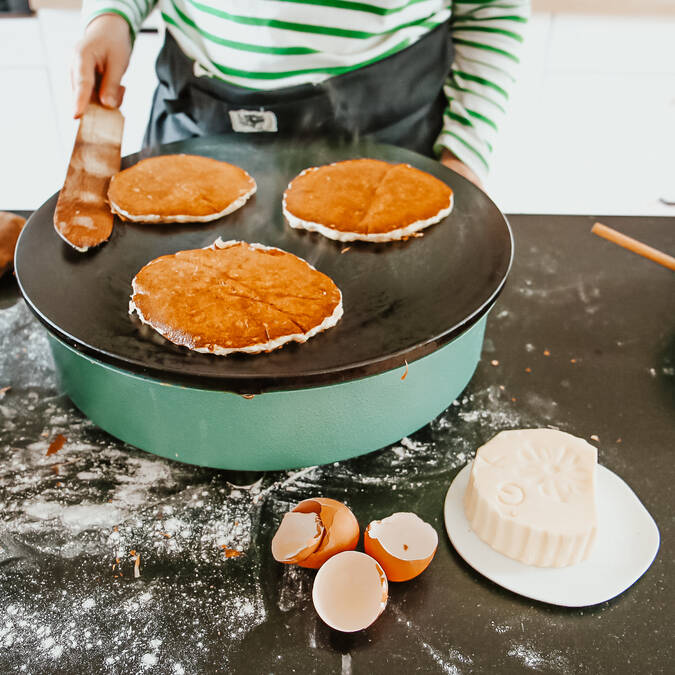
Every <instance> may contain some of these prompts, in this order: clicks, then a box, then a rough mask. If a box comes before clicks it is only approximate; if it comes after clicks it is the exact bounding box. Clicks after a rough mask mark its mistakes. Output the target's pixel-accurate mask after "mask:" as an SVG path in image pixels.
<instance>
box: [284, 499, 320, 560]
mask: <svg viewBox="0 0 675 675" xmlns="http://www.w3.org/2000/svg"><path fill="white" fill-rule="evenodd" d="M324 532H325V530H324V527H323V523H322V522H321V518H320V517H319V514H318V513H301V512H296V511H290V512H289V513H287V514H285V515H284V517H283V520H282V521H281V525H279V529H278V530H277V531H276V534H275V535H274V538H273V539H272V555H273V556H274V559H275V560H276V561H277V562H280V563H286V564H292V563H297V562H298V561H300V560H303V559H304V558H306V557H307V556H308V555H310V554H311V553H314V551H316V549H317V548H318V547H319V544H320V543H321V539H322V538H323V535H324Z"/></svg>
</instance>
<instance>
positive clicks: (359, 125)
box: [143, 22, 452, 156]
mask: <svg viewBox="0 0 675 675" xmlns="http://www.w3.org/2000/svg"><path fill="white" fill-rule="evenodd" d="M451 61H452V43H451V41H450V31H449V29H448V23H447V22H446V23H444V24H442V25H441V26H438V27H437V28H435V29H434V30H432V31H431V32H429V33H428V34H427V35H425V36H424V37H422V38H421V39H420V40H418V41H417V42H416V43H414V44H413V45H411V46H410V47H407V48H406V49H404V50H402V51H400V52H397V53H396V54H393V55H392V56H388V57H387V58H384V59H382V60H381V61H376V62H375V63H373V64H371V65H368V66H365V67H363V68H358V69H357V70H353V71H350V72H348V73H344V74H342V75H337V76H335V77H331V78H329V79H328V80H326V81H324V82H322V83H320V84H303V85H299V86H294V87H284V88H282V89H275V90H272V91H253V90H250V89H245V88H243V87H238V86H235V85H232V84H229V83H227V82H224V81H223V80H220V79H217V78H214V77H209V76H208V75H207V76H203V77H196V76H195V75H194V72H193V67H194V62H193V61H191V60H190V59H189V58H188V57H187V56H185V54H184V53H183V52H182V51H181V49H180V47H179V46H178V45H177V43H176V41H175V40H174V39H173V37H172V36H171V35H170V34H169V33H168V32H167V34H166V40H165V43H164V46H163V47H162V50H161V51H160V53H159V56H158V58H157V76H158V78H159V86H158V87H157V90H156V91H155V95H154V99H153V103H152V110H151V113H150V121H149V123H148V128H147V130H146V133H145V138H144V140H143V145H144V146H145V147H148V146H152V145H159V144H162V143H171V142H173V141H179V140H183V139H186V138H194V137H196V136H205V135H208V134H223V133H244V132H249V131H251V132H256V131H259V132H261V133H276V134H278V135H279V136H282V137H286V138H289V137H291V138H293V137H295V138H302V139H303V140H306V139H310V138H317V137H323V138H326V137H327V138H331V139H335V140H354V139H359V138H364V137H366V138H369V139H372V140H375V141H378V142H381V143H391V144H393V145H398V146H402V147H404V148H409V149H410V150H415V151H416V152H419V153H421V154H424V155H429V156H431V155H432V153H433V145H434V142H435V141H436V138H437V137H438V134H439V133H440V130H441V126H442V123H443V110H444V109H445V107H446V106H447V100H446V98H445V96H444V94H443V84H444V82H445V79H446V77H447V74H448V72H449V69H450V64H451Z"/></svg>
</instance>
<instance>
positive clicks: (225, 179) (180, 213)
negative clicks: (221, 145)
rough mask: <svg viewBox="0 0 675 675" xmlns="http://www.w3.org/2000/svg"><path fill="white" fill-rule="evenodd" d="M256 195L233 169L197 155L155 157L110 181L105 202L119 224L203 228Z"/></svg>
mask: <svg viewBox="0 0 675 675" xmlns="http://www.w3.org/2000/svg"><path fill="white" fill-rule="evenodd" d="M255 191H256V184H255V181H254V180H253V178H252V177H251V176H249V175H248V173H246V171H244V170H243V169H240V168H239V167H238V166H234V165H233V164H228V163H227V162H219V161H218V160H217V159H211V158H210V157H202V156H200V155H160V156H158V157H149V158H148V159H142V160H141V161H140V162H138V163H137V164H134V165H133V166H132V167H129V168H128V169H125V170H124V171H121V172H120V173H118V174H117V175H116V176H114V177H113V179H112V180H111V181H110V188H109V189H108V200H109V202H110V208H111V209H112V211H113V213H116V214H117V215H118V216H119V217H120V218H122V220H132V221H134V222H139V223H194V222H199V223H203V222H207V221H209V220H216V218H220V217H221V216H224V215H227V214H228V213H232V211H236V210H237V209H238V208H240V207H242V206H243V205H244V204H245V203H246V200H247V199H248V198H249V197H250V196H251V195H252V194H253V193H254V192H255Z"/></svg>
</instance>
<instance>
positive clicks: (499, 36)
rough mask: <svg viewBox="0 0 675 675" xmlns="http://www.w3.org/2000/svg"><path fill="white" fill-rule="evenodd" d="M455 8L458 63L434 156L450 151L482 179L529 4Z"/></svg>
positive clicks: (508, 1) (494, 2)
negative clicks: (445, 149)
mask: <svg viewBox="0 0 675 675" xmlns="http://www.w3.org/2000/svg"><path fill="white" fill-rule="evenodd" d="M452 7H453V12H452V19H451V25H450V30H451V32H452V39H453V43H454V48H455V58H454V62H453V64H452V67H451V70H450V74H449V76H448V79H447V80H446V83H445V94H446V96H447V98H448V107H447V108H446V109H445V113H444V116H443V129H442V131H441V134H440V135H439V137H438V140H437V142H436V147H435V150H436V152H437V153H440V152H441V151H442V149H443V148H448V150H450V151H451V152H452V153H453V154H454V155H456V156H457V157H458V158H459V159H460V160H461V161H462V162H464V163H465V164H466V165H468V166H469V167H470V168H471V169H473V171H475V173H476V174H477V175H478V176H479V177H480V178H481V179H484V178H485V176H486V175H487V172H488V170H489V165H490V155H491V153H492V142H493V140H494V137H495V135H496V133H497V131H498V129H499V124H500V121H501V118H502V116H503V115H504V113H505V111H506V106H507V102H508V98H509V89H510V88H511V86H512V84H513V82H514V81H515V71H516V70H517V66H518V63H519V58H518V53H519V51H520V46H521V43H522V41H523V31H522V29H523V26H524V24H525V23H527V19H528V17H529V12H530V0H454V2H453V3H452Z"/></svg>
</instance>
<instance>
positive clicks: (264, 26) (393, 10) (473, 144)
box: [83, 0, 530, 177]
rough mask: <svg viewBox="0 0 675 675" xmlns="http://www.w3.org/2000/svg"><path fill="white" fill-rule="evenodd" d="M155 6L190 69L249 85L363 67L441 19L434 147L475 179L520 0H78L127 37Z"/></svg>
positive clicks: (485, 164) (487, 146)
mask: <svg viewBox="0 0 675 675" xmlns="http://www.w3.org/2000/svg"><path fill="white" fill-rule="evenodd" d="M156 5H157V6H158V7H159V11H160V12H161V14H162V17H163V19H164V22H165V23H166V25H167V29H168V30H169V31H170V32H171V34H172V35H173V36H174V38H175V39H176V41H177V42H178V44H179V45H180V47H181V49H182V50H183V51H184V52H185V54H186V55H187V56H188V57H190V58H191V59H192V60H194V62H195V73H196V74H198V75H210V76H213V77H218V78H221V79H223V80H226V81H227V82H229V83H231V84H234V85H238V86H241V87H247V88H249V89H257V90H262V89H265V90H269V89H277V88H281V87H288V86H292V85H297V84H305V83H317V82H322V81H324V80H327V79H328V78H330V77H332V76H334V75H339V74H341V73H345V72H348V71H350V70H353V69H356V68H359V67H362V66H365V65H368V64H370V63H373V62H375V61H378V60H380V59H383V58H385V57H387V56H389V55H391V54H394V53H396V52H398V51H400V50H402V49H405V48H406V47H408V46H410V45H411V44H413V43H414V42H416V41H417V40H419V39H420V38H421V37H422V36H423V35H425V34H426V33H427V32H429V31H430V30H432V29H433V28H435V27H436V26H438V25H439V24H441V23H443V22H444V21H446V20H447V19H448V17H451V22H450V29H451V31H452V39H453V42H454V46H455V60H454V63H453V64H452V67H451V69H450V73H449V74H448V79H447V81H446V85H445V94H446V95H447V98H448V107H447V108H446V110H445V114H444V119H443V130H442V132H441V134H440V136H439V137H438V141H437V144H436V151H437V152H440V151H441V149H442V148H443V147H446V148H448V149H449V150H451V151H452V152H453V153H454V154H455V155H456V156H457V157H459V158H460V159H461V160H462V161H463V162H464V163H466V164H467V165H468V166H470V167H471V168H472V169H473V170H474V171H475V172H476V173H477V174H478V175H479V176H481V177H484V176H485V175H486V173H487V170H488V168H489V159H490V155H491V152H492V141H493V139H494V136H495V134H496V132H497V129H498V126H499V122H500V119H501V117H502V115H503V114H504V112H505V107H506V103H507V100H508V97H509V88H510V86H511V84H512V82H513V81H514V71H515V69H516V66H517V64H518V52H519V47H520V43H521V42H522V40H523V38H522V35H521V27H522V25H523V24H524V23H525V22H526V21H527V17H528V14H529V7H530V0H367V1H360V2H356V1H352V0H84V8H83V12H84V16H85V19H86V21H87V22H89V21H91V20H92V19H93V18H94V17H96V16H99V15H100V14H107V13H114V14H119V15H120V16H122V17H124V18H125V19H126V20H127V22H128V23H129V26H130V27H131V31H132V36H133V35H134V34H135V33H136V32H137V31H138V30H139V29H140V26H141V24H142V22H143V20H144V19H145V18H146V17H147V15H148V14H149V13H150V12H151V11H152V9H153V8H154V7H155V6H156Z"/></svg>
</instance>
